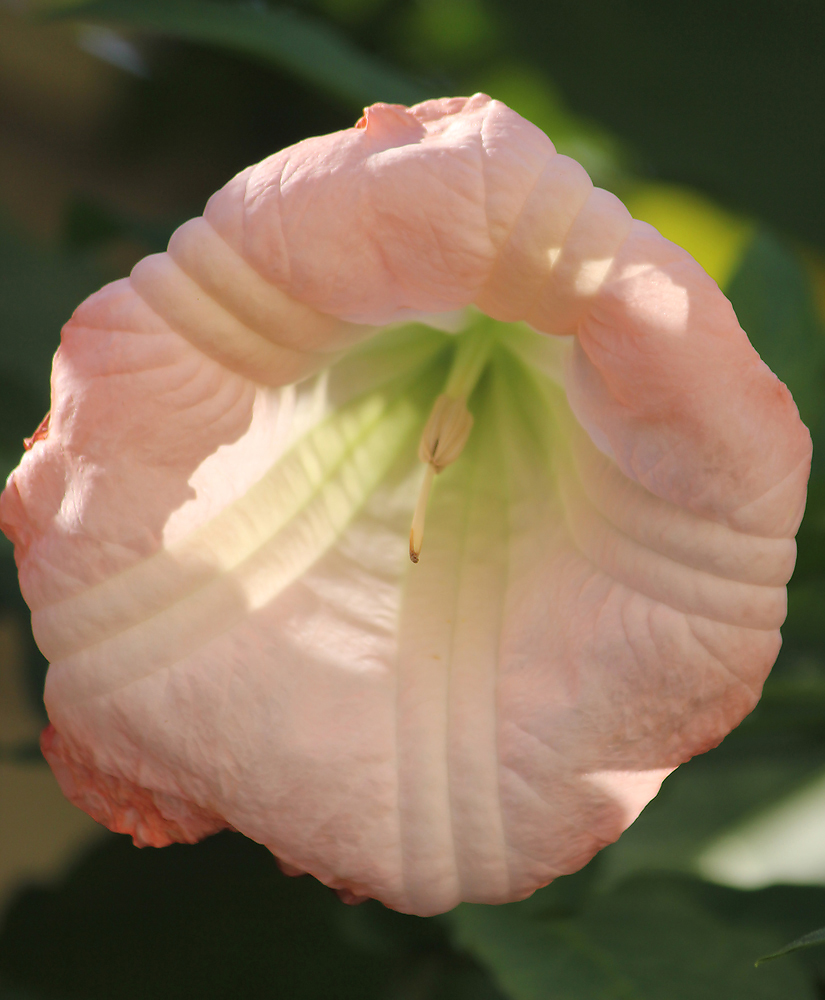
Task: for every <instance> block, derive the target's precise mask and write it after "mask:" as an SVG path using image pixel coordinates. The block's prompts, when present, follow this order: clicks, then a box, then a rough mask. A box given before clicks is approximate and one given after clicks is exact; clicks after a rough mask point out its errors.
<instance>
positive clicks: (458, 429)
mask: <svg viewBox="0 0 825 1000" xmlns="http://www.w3.org/2000/svg"><path fill="white" fill-rule="evenodd" d="M491 347H492V335H491V334H490V333H489V332H488V331H484V330H482V331H479V332H474V333H473V334H469V335H468V334H463V335H462V337H461V340H460V342H459V344H458V346H457V348H456V352H455V358H454V359H453V366H452V368H451V370H450V374H449V377H448V378H447V385H446V386H445V388H444V392H443V393H441V395H440V396H438V397H437V398H436V401H435V402H434V403H433V408H432V410H431V411H430V415H429V417H428V418H427V423H426V425H425V426H424V430H423V432H422V434H421V440H420V441H419V443H418V457H419V459H420V460H421V461H422V462H423V463H424V465H425V467H426V468H425V470H424V478H423V480H422V482H421V488H420V490H419V491H418V500H417V501H416V504H415V512H414V513H413V519H412V527H411V528H410V559H411V560H412V561H413V562H414V563H417V562H418V559H419V556H420V554H421V544H422V542H423V541H424V518H425V516H426V513H427V501H428V500H429V497H430V489H431V488H432V485H433V479H434V478H435V476H436V474H437V473H439V472H441V471H442V470H443V469H445V468H446V467H447V466H448V465H451V464H452V463H453V462H454V461H455V460H456V459H457V458H458V456H459V455H460V454H461V452H462V451H463V450H464V445H465V444H467V439H468V438H469V436H470V431H471V430H472V427H473V415H472V414H471V413H470V411H469V410H468V409H467V399H468V398H469V396H470V393H472V391H473V389H474V388H475V386H476V384H477V382H478V380H479V379H480V378H481V375H482V373H483V371H484V369H485V367H486V366H487V361H488V359H489V357H490V349H491Z"/></svg>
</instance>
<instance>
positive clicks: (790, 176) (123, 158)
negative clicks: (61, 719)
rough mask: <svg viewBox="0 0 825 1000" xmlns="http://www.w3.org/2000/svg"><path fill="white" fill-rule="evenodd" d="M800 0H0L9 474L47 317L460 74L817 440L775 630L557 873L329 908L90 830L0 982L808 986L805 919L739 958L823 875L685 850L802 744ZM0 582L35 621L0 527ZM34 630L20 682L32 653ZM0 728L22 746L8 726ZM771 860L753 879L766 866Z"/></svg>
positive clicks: (32, 681)
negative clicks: (721, 305) (676, 271)
mask: <svg viewBox="0 0 825 1000" xmlns="http://www.w3.org/2000/svg"><path fill="white" fill-rule="evenodd" d="M823 11H825V8H823V6H822V5H821V4H819V3H813V2H801V3H797V4H794V5H790V6H789V5H787V4H785V5H779V4H778V3H772V2H769V0H758V2H756V3H754V4H751V5H749V6H748V7H747V9H745V8H743V7H741V6H739V7H736V6H734V7H728V6H725V5H719V4H711V3H710V0H698V2H694V3H692V4H690V5H683V4H676V5H668V4H661V3H656V4H654V3H653V0H630V2H623V3H617V2H614V0H557V2H555V3H553V4H546V3H544V2H541V0H508V2H506V3H505V2H504V0H295V2H294V3H292V4H290V5H280V4H275V3H271V4H267V3H264V2H263V0H257V2H248V3H235V2H232V0H95V2H87V0H30V2H28V3H27V2H25V0H14V3H11V2H10V0H6V3H5V4H4V3H3V0H0V465H2V469H3V473H4V474H5V473H7V472H8V471H9V470H10V469H11V468H12V467H13V465H14V464H15V463H16V461H17V460H18V458H19V454H20V451H21V448H22V438H23V437H24V436H26V435H28V434H30V433H31V432H32V431H33V430H34V428H35V427H36V426H37V424H38V422H39V420H40V418H41V417H42V415H43V413H44V412H45V410H46V409H47V407H48V388H47V386H48V372H49V365H50V358H51V355H52V352H53V350H54V348H55V346H56V344H57V342H58V336H59V328H60V325H61V323H62V322H63V321H65V319H66V318H67V317H68V316H69V315H70V313H71V311H72V309H73V308H74V306H75V305H76V304H77V303H79V302H80V301H81V300H82V299H83V298H84V297H85V296H86V295H87V294H88V293H89V292H91V291H92V290H94V289H95V288H97V287H98V286H99V285H100V284H101V283H102V282H103V281H105V280H107V279H108V278H114V277H118V276H120V275H122V274H124V273H126V272H127V271H128V268H129V266H130V265H131V264H132V263H133V262H134V261H135V260H137V259H138V258H139V257H140V256H142V255H143V254H145V253H149V252H153V251H156V250H159V249H162V248H163V246H164V245H165V242H166V240H167V239H168V236H169V234H170V233H171V231H172V230H173V229H174V227H175V226H176V225H177V224H179V223H180V222H181V221H183V220H184V219H186V218H187V217H189V216H191V215H193V214H195V213H197V212H198V211H200V209H201V208H202V205H203V202H204V201H205V199H206V198H207V197H208V196H209V194H211V193H212V191H213V190H215V189H216V188H217V187H219V186H220V185H221V184H222V183H223V182H224V181H225V180H226V179H227V178H228V177H229V176H231V175H232V173H233V172H234V171H236V170H239V169H241V168H243V167H245V166H246V165H247V164H248V163H251V162H254V161H255V160H257V159H260V158H261V157H263V156H264V155H266V154H267V153H270V152H272V151H274V150H276V149H279V148H281V147H283V146H285V145H288V144H289V143H292V142H295V141H297V140H299V139H301V138H303V137H305V136H307V135H311V134H317V133H322V132H328V131H332V130H334V129H337V128H343V127H346V126H348V125H350V124H352V122H353V121H354V120H355V118H356V117H357V115H358V113H359V109H360V105H361V104H362V103H366V102H369V101H373V100H389V101H394V100H398V101H415V100H418V99H421V98H425V97H429V96H440V95H442V94H445V93H461V92H465V93H467V92H472V91H475V90H480V89H481V90H486V91H488V92H490V93H492V94H493V95H494V96H496V97H499V98H501V99H502V100H504V101H506V102H507V103H509V104H511V106H513V107H514V108H515V109H516V110H518V111H520V112H521V113H522V114H524V115H525V116H526V117H528V118H530V119H531V120H533V121H534V122H536V124H538V125H539V126H540V127H542V128H543V129H545V131H547V133H548V134H549V135H550V136H551V138H552V139H553V140H554V142H556V144H557V146H558V148H559V149H560V150H561V151H563V152H566V153H569V154H570V155H572V156H575V157H576V158H578V159H579V160H581V162H582V163H584V165H585V166H586V167H587V168H588V170H590V172H591V173H592V175H593V176H594V179H595V180H596V181H597V183H600V184H602V185H604V186H608V187H610V188H612V189H613V190H615V191H616V192H617V193H618V194H619V195H620V196H622V197H623V198H624V199H625V200H626V201H627V203H628V205H629V207H630V208H631V211H632V212H633V213H634V214H635V215H636V216H637V217H638V218H642V219H645V220H647V221H649V222H651V223H652V224H653V225H656V226H657V227H658V228H659V229H660V230H661V231H662V232H663V233H664V234H665V235H666V236H668V237H670V238H672V239H674V240H675V241H676V242H678V243H680V244H682V245H683V246H685V247H686V248H687V249H688V250H689V251H690V252H691V253H693V254H694V255H695V256H696V257H697V259H698V260H699V261H700V262H701V263H702V264H703V265H704V266H705V267H706V268H707V269H708V270H709V271H710V273H711V274H712V275H713V276H714V277H715V278H716V280H717V281H718V282H719V284H720V285H721V286H722V287H723V289H724V290H725V291H726V293H727V294H728V296H729V297H730V298H731V300H732V302H733V304H734V307H735V309H736V311H737V314H738V316H739V318H740V320H741V321H742V323H743V325H744V327H745V328H746V329H747V330H748V332H749V334H750V336H751V339H752V340H753V342H754V344H755V345H756V347H757V349H758V350H759V352H760V353H761V354H762V356H763V357H764V358H765V360H766V361H767V363H768V364H769V365H770V366H771V367H772V368H773V369H774V370H775V371H776V372H777V373H778V374H779V376H780V377H781V378H783V379H784V380H785V381H786V382H787V383H788V385H789V386H790V387H791V389H792V390H793V392H794V396H795V398H796V400H797V402H798V404H799V407H800V410H801V412H802V415H803V417H804V419H805V420H806V422H807V423H808V424H809V426H810V427H811V430H812V433H813V436H814V442H815V450H816V458H815V466H814V477H813V481H812V486H811V493H810V500H809V508H808V512H807V514H806V517H805V521H804V522H803V526H802V530H801V532H800V535H799V563H798V568H797V572H796V574H795V577H794V579H793V581H792V583H791V586H790V588H789V617H788V621H787V624H786V627H785V629H784V637H785V645H784V648H783V651H782V654H781V656H780V659H779V662H778V663H777V666H776V668H775V670H774V672H773V674H772V676H771V678H770V679H769V681H768V683H767V685H766V689H765V696H764V698H763V700H762V702H761V703H760V705H759V707H758V708H757V710H756V711H755V712H754V713H753V715H752V716H750V717H749V718H748V719H747V720H746V721H745V723H743V725H742V726H741V727H740V728H739V729H738V730H737V731H736V732H735V733H733V734H732V735H731V736H730V737H729V738H728V739H727V740H726V741H725V742H724V744H723V745H722V746H721V747H719V748H718V749H717V750H714V751H711V752H710V753H708V754H706V755H705V756H703V757H700V758H697V759H695V760H694V761H692V762H690V763H689V764H687V765H685V766H683V767H682V768H680V769H679V770H678V771H677V772H676V773H675V774H674V775H672V776H671V777H670V778H669V779H667V781H666V782H665V785H664V787H663V790H662V792H661V794H660V796H659V797H658V798H657V799H655V800H654V801H653V803H651V805H650V806H649V807H648V808H647V809H646V810H645V812H644V813H643V814H642V816H641V817H640V819H639V820H638V821H637V822H636V824H634V826H633V827H631V828H630V830H629V831H628V832H627V833H626V834H625V835H624V836H623V837H622V838H621V840H620V841H619V842H618V843H617V844H615V845H613V846H611V847H609V848H607V849H606V850H605V851H604V852H602V854H601V855H599V856H598V857H597V858H596V859H595V860H594V861H593V862H592V863H591V864H590V865H589V866H588V867H587V868H586V869H585V870H584V871H583V872H582V873H580V874H579V875H576V876H570V877H567V878H563V879H559V880H558V881H557V882H555V883H553V884H552V885H551V886H549V887H548V888H546V889H544V890H541V891H540V892H539V893H537V894H536V895H535V896H534V897H532V898H531V899H530V900H527V901H525V902H523V903H518V904H512V905H509V906H504V907H479V906H466V905H465V906H461V907H459V908H458V909H456V910H455V911H453V912H452V913H451V914H448V915H445V916H444V917H441V918H435V919H431V920H422V919H419V918H414V917H405V916H401V915H399V914H394V913H391V912H390V911H388V910H385V909H384V908H383V907H381V906H380V905H378V904H375V903H367V904H364V905H362V906H360V907H357V908H348V907H345V906H343V904H341V903H339V901H338V900H337V899H336V898H335V896H334V895H333V894H332V893H330V892H328V891H327V890H326V889H324V888H323V887H322V886H321V885H319V884H318V883H316V882H314V881H313V880H312V879H310V878H300V879H296V880H291V879H287V878H286V877H284V876H282V875H281V874H280V873H279V872H278V870H277V867H276V865H275V863H274V861H273V859H272V858H271V856H270V855H269V854H268V853H267V852H266V851H264V850H263V849H262V848H259V847H257V846H256V845H254V844H251V843H250V842H249V841H246V840H244V839H243V838H241V837H239V836H237V835H232V834H222V835H220V836H218V837H216V838H213V839H211V840H209V841H207V842H205V843H203V844H200V845H197V846H194V847H174V848H168V849H165V850H164V851H158V852H155V851H151V850H150V851H144V852H139V851H137V850H136V849H135V848H133V847H131V846H130V845H129V844H128V842H126V841H125V840H123V839H122V838H116V837H111V838H108V839H107V840H105V841H104V842H103V843H102V845H101V846H100V847H98V848H96V849H95V850H94V851H93V852H91V853H90V854H89V855H88V856H87V857H85V858H83V859H81V860H80V861H79V862H78V864H77V865H76V866H75V868H74V869H73V870H72V871H71V872H70V873H69V874H68V875H67V876H66V877H65V879H63V880H62V881H60V882H58V883H55V884H54V885H52V886H50V887H46V888H30V889H28V890H25V891H22V892H21V893H20V894H19V895H18V896H17V898H16V899H15V901H14V902H13V904H12V905H11V907H10V909H9V910H8V913H7V914H6V917H5V922H4V924H3V925H2V928H0V1000H12V998H16V1000H26V998H29V1000H35V998H41V1000H42V998H54V1000H60V998H61V997H85V998H89V1000H92V998H98V997H100V998H103V997H106V998H108V997H112V996H118V997H123V998H124V1000H128V998H129V997H135V998H137V997H140V998H145V997H152V998H158V1000H163V998H170V1000H172V998H183V997H188V996H198V997H199V998H203V1000H209V998H212V997H214V998H227V1000H228V998H230V997H231V998H235V997H239V996H251V997H257V996H272V997H278V996H283V997H289V998H290V1000H293V998H297V1000H300V998H302V997H306V998H307V1000H309V998H315V997H318V998H320V997H324V998H326V997H336V998H337V997H341V998H346V997H350V996H352V997H359V998H364V1000H369V998H372V997H375V998H382V1000H424V998H427V1000H436V998H437V1000H462V998H464V997H466V998H468V1000H469V998H472V1000H494V998H499V1000H501V998H508V997H509V998H513V1000H526V998H531V1000H532V998H544V997H551V996H552V997H557V998H559V1000H565V998H567V997H570V998H571V1000H572V998H575V1000H590V998H594V1000H595V998H596V997H598V998H600V1000H613V998H616V1000H625V998H627V1000H659V998H661V1000H693V998H696V1000H715V998H717V997H718V998H719V1000H738V998H740V997H742V998H745V997H747V998H749V1000H751V998H752V1000H763V998H764V1000H769V998H771V1000H772V998H776V1000H790V998H791V997H793V998H800V1000H808V998H815V997H823V996H825V949H810V950H805V951H801V952H799V953H795V954H792V955H789V956H788V957H787V958H784V959H783V961H782V962H776V963H770V964H769V965H768V966H767V967H765V968H762V967H760V968H759V969H755V968H754V962H755V960H756V959H757V958H758V956H760V955H765V954H767V953H770V952H772V951H777V950H780V951H781V950H782V946H783V945H784V944H785V942H787V941H791V940H794V939H796V938H798V937H800V936H801V935H804V934H805V933H806V932H809V931H811V930H812V928H814V927H818V926H821V925H822V923H823V922H825V888H823V887H821V886H820V885H818V884H817V885H797V886H775V887H772V888H763V889H758V890H748V889H743V888H732V887H724V886H721V885H715V884H713V883H711V882H709V881H703V880H702V879H701V878H700V877H699V876H700V874H701V873H702V872H707V871H708V870H709V869H708V866H707V863H706V860H703V859H706V858H707V857H708V856H709V855H708V851H712V849H713V848H714V845H717V844H719V843H720V842H721V840H722V839H723V838H724V837H725V836H727V835H729V834H730V833H731V831H734V832H735V831H737V830H745V829H748V828H749V824H750V826H753V825H754V824H758V823H759V822H760V818H761V817H764V816H766V815H769V814H771V812H772V810H775V808H776V807H777V806H778V805H780V804H781V803H782V802H784V801H785V800H786V799H787V798H788V796H789V795H791V794H792V793H793V792H794V791H795V790H797V789H804V788H805V787H806V786H807V785H809V783H810V782H811V781H812V780H813V779H815V778H821V776H822V775H823V773H825V615H823V613H822V610H821V609H822V608H823V606H824V605H825V467H823V465H822V462H821V459H820V457H819V451H820V450H821V447H820V442H823V443H825V330H824V329H823V309H825V266H823V264H822V257H821V252H822V249H823V248H825V228H824V227H825V223H824V222H823V220H825V195H824V194H823V190H825V188H824V186H823V185H822V181H821V163H822V162H823V160H825V155H823V154H825V149H823V142H825V130H823V129H822V124H821V123H822V121H823V120H825V74H823V73H822V70H821V55H820V53H821V51H822V48H823V42H825V27H823V20H824V19H825V14H823ZM7 615H11V616H12V617H13V618H14V620H15V622H16V623H17V626H18V628H19V629H21V630H22V629H24V628H25V627H26V621H27V618H26V609H25V605H24V604H23V602H22V598H21V597H20V595H19V592H18V590H17V588H16V578H15V572H14V566H13V562H12V559H11V551H10V546H9V545H8V544H6V543H1V544H0V617H2V616H7ZM25 635H26V641H25V643H24V647H25V648H24V652H25V655H26V657H27V660H28V673H27V676H28V678H29V681H28V683H29V687H30V689H31V696H32V700H33V702H35V703H37V704H40V702H39V699H40V692H41V689H42V681H43V672H44V667H45V664H44V661H43V659H42V657H41V656H40V654H39V653H38V652H37V650H36V647H35V646H34V643H33V640H32V639H31V636H30V633H28V631H26V632H25ZM2 669H3V664H0V670H2ZM40 707H41V709H42V705H41V706H40ZM0 751H1V752H2V753H0V755H5V758H6V759H8V757H10V756H12V757H13V756H15V755H17V756H18V757H21V756H25V755H27V754H31V752H32V748H31V747H28V746H23V747H9V746H4V745H3V744H2V734H0ZM823 833H825V831H823ZM821 839H822V841H823V842H825V836H823V837H822V838H821ZM780 846H781V845H780ZM777 849H779V848H777ZM822 854H823V863H825V850H823V852H822ZM769 867H770V866H768V869H769ZM768 869H766V871H765V872H764V873H763V874H762V875H761V876H759V877H758V878H755V880H754V881H755V882H760V881H761V882H762V883H765V882H770V881H771V872H770V870H768Z"/></svg>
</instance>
